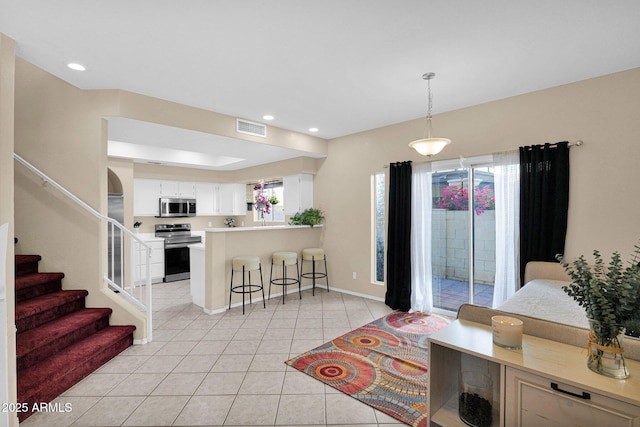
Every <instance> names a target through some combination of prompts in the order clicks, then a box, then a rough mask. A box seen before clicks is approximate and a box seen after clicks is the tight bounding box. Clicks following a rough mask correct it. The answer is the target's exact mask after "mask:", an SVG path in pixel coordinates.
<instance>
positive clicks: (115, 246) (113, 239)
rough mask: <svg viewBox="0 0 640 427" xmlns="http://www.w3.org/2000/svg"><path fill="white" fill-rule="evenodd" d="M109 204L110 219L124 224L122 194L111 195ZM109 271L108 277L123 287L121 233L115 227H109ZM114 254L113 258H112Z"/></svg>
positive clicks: (108, 213)
mask: <svg viewBox="0 0 640 427" xmlns="http://www.w3.org/2000/svg"><path fill="white" fill-rule="evenodd" d="M108 200H109V203H108V205H107V215H108V216H109V218H112V219H115V220H116V221H118V222H119V223H120V224H123V223H124V202H123V196H122V194H117V193H109V199H108ZM108 229H109V232H108V234H109V246H108V258H109V271H108V277H109V279H111V280H112V281H113V282H115V283H117V284H119V285H121V286H122V285H123V284H124V282H123V280H122V279H123V277H124V271H123V266H122V265H121V254H122V248H121V247H120V243H121V242H120V234H121V231H120V230H119V229H117V228H115V227H111V226H109V228H108ZM112 254H113V256H112Z"/></svg>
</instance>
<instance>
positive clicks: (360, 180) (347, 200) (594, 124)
mask: <svg viewBox="0 0 640 427" xmlns="http://www.w3.org/2000/svg"><path fill="white" fill-rule="evenodd" d="M16 82H17V85H16V94H17V99H16V150H17V151H18V153H24V155H25V157H27V158H28V159H31V160H33V162H34V163H35V164H36V165H37V166H39V167H41V168H42V169H43V170H44V171H45V172H47V173H52V174H53V176H54V178H55V179H58V180H60V181H61V183H62V184H63V185H68V186H69V188H70V189H71V190H72V191H77V193H78V194H79V195H80V196H81V197H82V198H84V199H85V200H86V201H88V202H89V203H90V204H92V205H94V206H97V207H98V208H99V209H100V210H102V211H105V210H106V168H107V165H108V164H109V165H113V163H107V159H106V141H105V139H106V138H105V136H104V133H105V131H104V127H105V124H104V123H103V122H102V121H101V118H102V117H104V116H109V115H116V116H123V117H128V118H134V119H139V120H145V121H151V122H157V123H162V124H166V125H172V126H178V127H184V128H187V129H194V130H199V131H205V132H212V133H218V134H221V135H226V136H236V137H237V135H233V133H232V132H233V129H232V128H233V126H234V123H235V121H234V119H233V118H230V117H228V116H224V115H220V114H217V113H211V112H206V111H204V110H199V109H195V108H191V107H186V106H181V105H179V104H174V103H169V102H166V101H161V100H157V99H154V98H149V97H145V96H140V95H136V94H131V93H127V92H121V91H81V90H78V89H76V88H73V87H71V86H69V85H67V84H66V83H64V82H62V81H60V80H58V79H56V78H55V77H53V76H50V75H49V74H47V73H45V72H44V71H42V70H39V69H38V68H36V67H34V66H32V65H30V64H28V63H26V62H24V61H21V60H18V61H17V78H16ZM639 107H640V70H639V69H634V70H629V71H626V72H622V73H617V74H613V75H609V76H603V77H599V78H595V79H590V80H586V81H582V82H577V83H573V84H569V85H564V86H559V87H556V88H551V89H547V90H543V91H539V92H534V93H529V94H525V95H521V96H516V97H512V98H508V99H504V100H499V101H495V102H491V103H487V104H483V105H478V106H475V107H469V108H465V109H461V110H457V111H452V112H449V113H444V114H439V115H437V116H436V117H435V118H434V129H435V133H436V134H439V135H445V136H447V137H450V138H452V139H453V141H454V142H453V144H452V145H450V146H449V147H447V148H446V149H445V151H443V152H442V153H441V154H440V155H438V156H436V160H442V159H447V158H457V157H458V156H460V155H462V156H465V157H471V156H475V155H481V154H488V153H494V152H499V151H505V150H511V149H515V148H517V147H518V146H521V145H529V144H537V143H543V142H546V141H549V142H555V141H560V140H569V141H575V140H577V139H581V140H583V141H584V142H585V144H584V146H583V147H579V148H573V149H572V152H571V175H572V178H571V190H570V192H571V194H570V212H569V230H568V236H567V247H566V254H567V255H568V256H570V257H571V256H575V255H578V254H580V253H587V254H588V253H590V252H591V250H592V249H594V248H597V249H600V250H601V251H602V252H603V253H604V254H609V253H611V252H612V251H614V250H619V251H621V252H622V253H623V254H625V255H626V254H628V253H629V252H630V251H631V250H632V248H633V244H634V243H635V242H636V240H637V237H638V236H640V233H639V231H640V230H639V228H640V225H638V223H637V221H635V219H636V212H637V211H638V208H639V206H638V204H639V203H640V202H639V201H638V200H637V197H634V196H633V191H634V188H633V184H634V183H636V182H638V178H639V177H640V176H639V174H640V173H639V172H638V168H637V166H636V161H637V160H636V159H637V158H638V154H640V152H639V150H640V149H639V148H638V145H637V144H636V143H635V137H636V135H638V134H639V131H640V125H639V124H637V123H636V122H635V121H634V120H633V117H634V116H635V115H636V114H637V111H638V110H639ZM98 121H99V122H100V123H99V124H96V123H97V122H98ZM423 126H424V119H423V118H419V119H416V120H413V121H409V122H405V123H400V124H396V125H392V126H387V127H384V128H379V129H374V130H371V131H367V132H362V133H358V134H354V135H350V136H346V137H343V138H337V139H335V140H332V141H330V142H329V143H328V144H327V143H326V141H323V140H320V139H318V138H312V137H308V136H306V135H298V134H293V133H291V132H288V131H285V130H277V129H276V130H271V128H270V131H269V135H270V139H269V140H268V141H266V143H270V144H276V145H280V146H287V147H290V148H299V147H297V144H299V145H300V146H301V147H302V148H303V149H308V150H310V151H313V152H315V153H317V154H324V153H327V154H328V157H327V158H326V159H321V160H313V159H310V158H299V159H292V160H289V161H286V162H280V163H278V164H271V165H265V166H260V167H256V168H248V169H245V170H241V171H236V172H230V173H227V174H225V175H224V176H222V175H219V174H217V173H212V172H202V171H193V170H181V169H182V168H166V167H165V168H164V169H163V168H162V167H160V168H154V167H152V166H151V165H148V166H144V165H134V164H132V163H129V164H127V163H118V164H117V166H114V168H116V169H118V173H119V174H123V176H124V177H125V179H124V181H125V182H124V183H123V184H124V185H125V186H126V187H128V190H125V192H126V191H131V192H132V188H131V186H132V184H131V182H132V179H133V177H158V176H162V177H164V176H163V175H164V172H165V171H167V173H169V174H170V175H171V176H170V177H169V179H184V180H203V181H206V180H209V177H212V178H213V180H217V179H220V180H222V179H224V178H228V179H227V180H226V181H227V182H252V181H255V180H256V179H260V178H265V179H268V178H271V177H279V176H282V175H286V174H289V173H301V172H304V173H313V174H315V205H316V207H318V208H320V209H322V210H324V211H325V214H326V229H325V235H324V245H325V248H326V249H327V255H328V259H329V260H330V262H329V264H330V273H331V279H332V282H333V286H335V287H338V288H343V289H346V290H349V291H351V292H356V293H362V294H366V295H372V296H376V297H383V295H384V287H383V286H380V285H372V284H371V283H370V277H371V253H370V239H371V237H370V234H371V229H370V223H371V221H370V194H371V192H370V185H371V184H370V178H371V174H373V173H376V172H383V171H385V169H384V165H385V164H388V163H390V162H394V161H403V160H413V161H415V162H422V161H425V159H424V158H423V157H421V156H420V155H418V154H417V153H415V152H414V151H413V150H412V149H410V148H409V147H408V146H407V143H408V141H410V140H412V139H415V138H416V136H419V135H421V134H422V132H423ZM246 139H248V140H251V137H248V138H246ZM296 141H297V142H296ZM256 142H261V143H265V141H263V140H259V141H256ZM327 146H328V148H327ZM96 170H97V171H98V173H96ZM629 187H630V188H629ZM16 191H17V192H19V193H20V194H19V195H18V194H17V195H16V213H17V214H18V215H19V216H20V218H21V221H20V223H19V224H16V230H17V231H18V232H19V237H22V238H23V239H22V241H23V245H24V246H23V247H21V248H19V249H20V250H21V251H22V252H25V251H26V252H31V251H35V252H37V253H42V254H43V255H44V256H45V260H46V261H45V262H44V264H45V266H52V268H55V269H62V270H63V271H65V272H66V273H67V274H68V280H67V279H65V282H66V283H67V284H69V285H70V286H71V287H73V286H75V284H76V283H77V284H78V286H80V283H82V285H81V286H86V282H87V280H88V279H90V280H95V277H96V276H98V277H99V274H97V273H96V272H99V271H100V269H101V268H102V263H103V262H104V261H100V260H101V259H103V258H104V256H103V255H102V252H101V250H100V248H101V247H102V245H101V243H100V242H99V241H97V240H98V239H97V238H96V236H100V230H98V229H97V228H98V226H97V225H96V224H95V223H94V222H92V220H87V219H86V218H85V217H84V216H83V215H80V214H79V213H78V212H77V209H75V208H69V207H68V206H66V203H65V202H64V201H63V200H62V199H61V197H60V196H58V195H56V194H55V193H53V192H51V191H50V190H48V189H46V188H43V186H42V184H41V183H40V182H39V180H37V179H34V178H33V177H29V176H28V175H27V174H26V173H25V172H24V171H22V170H21V169H19V168H18V169H17V170H16ZM212 218H213V221H217V220H219V219H220V218H215V217H212ZM196 221H198V220H196ZM204 221H207V222H208V219H204ZM51 223H53V224H55V225H57V226H56V227H53V229H50V228H51V227H48V226H47V225H45V224H51ZM215 225H218V224H217V223H215V224H214V226H215ZM201 226H202V227H204V224H199V223H198V224H196V225H195V226H194V227H197V228H200V227H201ZM70 229H73V230H75V232H74V233H68V232H67V230H70ZM42 235H44V236H45V237H46V243H43V242H42V239H40V238H39V237H40V236H42ZM56 241H61V242H63V250H60V248H59V246H58V245H57V244H55V245H54V244H52V243H50V242H56ZM43 252H44V253H43ZM78 252H80V253H83V254H84V255H85V259H87V258H88V261H87V262H86V263H84V264H83V265H80V266H78V265H77V263H75V264H74V263H73V261H72V259H73V253H78ZM86 254H89V255H92V254H93V255H95V256H90V257H86ZM353 272H356V275H357V279H353V278H352V273H353Z"/></svg>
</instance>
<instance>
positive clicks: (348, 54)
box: [0, 0, 640, 168]
mask: <svg viewBox="0 0 640 427" xmlns="http://www.w3.org/2000/svg"><path fill="white" fill-rule="evenodd" d="M0 32H3V33H5V34H7V35H8V36H9V37H11V38H13V39H14V40H16V50H17V54H18V56H20V57H22V58H24V59H26V60H27V61H29V62H31V63H33V64H35V65H37V66H38V67H40V68H43V69H45V70H47V71H48V72H50V73H52V74H54V75H56V76H58V77H60V78H62V79H64V80H66V81H68V82H69V83H71V84H73V85H75V86H77V87H80V88H83V89H123V90H128V91H131V92H136V93H141V94H144V95H149V96H153V97H157V98H161V99H167V100H170V101H174V102H179V103H182V104H187V105H191V106H195V107H199V108H204V109H207V110H211V111H215V112H218V113H223V114H228V115H231V116H235V117H240V118H243V119H247V120H252V121H257V122H262V123H264V120H263V119H262V116H263V115H265V114H272V115H274V116H275V120H273V121H272V122H269V123H268V124H269V125H273V126H277V127H281V128H285V129H289V130H293V131H297V132H302V133H309V131H308V129H309V127H317V128H319V132H317V133H316V134H315V135H316V136H319V137H321V138H327V139H330V138H335V137H339V136H343V135H348V134H351V133H355V132H359V131H363V130H367V129H373V128H377V127H380V126H385V125H389V124H393V123H398V122H402V121H406V120H411V119H415V118H419V117H424V115H425V113H426V83H425V81H423V80H422V78H421V76H422V74H423V73H425V72H427V71H432V72H435V73H436V78H435V79H434V80H433V81H432V83H431V87H432V91H433V102H434V111H433V112H434V114H438V113H440V112H444V111H449V110H454V109H458V108H463V107H467V106H471V105H476V104H480V103H484V102H488V101H492V100H496V99H501V98H505V97H509V96H514V95H518V94H522V93H526V92H531V91H535V90H539V89H544V88H547V87H552V86H557V85H562V84H566V83H570V82H574V81H578V80H583V79H587V78H592V77H595V76H599V75H604V74H609V73H613V72H617V71H622V70H626V69H630V68H635V67H639V66H640V1H638V0H615V1H602V0H562V1H558V0H538V1H525V0H485V1H477V0H458V1H451V0H400V1H398V0H396V1H393V0H322V1H310V0H271V1H264V0H190V1H171V0H137V1H131V0H110V1H97V0H60V1H50V0H0ZM68 62H79V63H82V64H83V65H85V66H86V67H87V70H86V71H84V72H75V71H72V70H70V69H68V68H67V67H66V64H67V63H68ZM129 124H131V123H129ZM120 126H121V127H124V125H123V124H120ZM140 127H141V128H145V127H147V126H146V124H143V125H141V126H140ZM436 127H437V124H436ZM165 130H166V129H165ZM119 138H121V139H122V138H124V139H126V138H127V135H121V136H120V137H119ZM146 140H147V141H150V139H149V138H147V139H146ZM121 142H127V141H126V140H124V141H122V140H121ZM224 142H225V141H224V140H223V141H218V142H217V143H220V144H222V145H217V147H219V150H218V149H216V150H215V151H214V152H213V153H211V152H209V153H208V154H209V155H210V156H226V157H237V158H247V161H253V160H251V159H249V158H251V157H254V158H255V157H264V156H263V155H262V154H261V153H253V156H252V152H253V151H254V150H253V148H254V147H255V144H251V147H252V148H250V149H249V150H244V153H243V152H233V151H228V148H225V144H224ZM227 142H228V141H227ZM150 143H153V142H150ZM165 143H166V141H165ZM142 145H144V144H142ZM169 145H171V144H169ZM229 145H230V144H226V146H227V147H228V146H229ZM180 146H183V147H184V144H182V141H181V142H180ZM142 148H144V147H142ZM165 148H167V149H171V147H166V146H165ZM173 148H174V149H175V148H179V147H173ZM245 148H246V147H245ZM186 151H188V150H186ZM191 151H192V152H194V153H197V152H200V149H199V148H198V147H197V146H195V147H191ZM247 151H248V152H247ZM285 151H287V150H285ZM174 154H175V153H174ZM279 155H280V154H276V156H275V158H276V159H277V158H278V156H279ZM282 155H285V156H286V155H301V153H291V152H286V153H282ZM211 161H212V162H213V163H215V162H216V161H218V160H216V159H213V160H211ZM259 161H260V162H262V161H261V160H259ZM270 161H273V160H270ZM240 163H241V162H239V163H236V167H237V166H238V164H240ZM227 167H233V166H227ZM242 167H244V166H242ZM212 168H216V167H212Z"/></svg>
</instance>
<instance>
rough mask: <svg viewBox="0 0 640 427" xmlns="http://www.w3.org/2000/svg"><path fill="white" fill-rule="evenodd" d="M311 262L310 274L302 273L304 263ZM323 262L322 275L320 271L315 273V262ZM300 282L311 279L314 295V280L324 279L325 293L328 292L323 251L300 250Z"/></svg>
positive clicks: (313, 249)
mask: <svg viewBox="0 0 640 427" xmlns="http://www.w3.org/2000/svg"><path fill="white" fill-rule="evenodd" d="M305 261H311V272H310V273H302V270H303V269H304V262H305ZM317 261H324V273H323V272H320V271H316V262H317ZM300 272H301V274H300V282H302V279H312V280H313V292H312V294H313V295H315V294H316V279H321V278H323V277H324V278H325V280H326V281H327V292H329V276H328V275H327V257H326V256H325V254H324V249H321V248H307V249H303V250H302V264H301V265H300Z"/></svg>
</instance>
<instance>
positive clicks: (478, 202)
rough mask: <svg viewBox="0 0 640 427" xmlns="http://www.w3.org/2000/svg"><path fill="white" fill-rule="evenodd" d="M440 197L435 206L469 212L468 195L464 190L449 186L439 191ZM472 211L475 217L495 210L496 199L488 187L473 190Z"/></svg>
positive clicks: (477, 187)
mask: <svg viewBox="0 0 640 427" xmlns="http://www.w3.org/2000/svg"><path fill="white" fill-rule="evenodd" d="M441 194H442V196H441V197H440V198H439V199H437V200H436V201H435V206H436V207H438V208H440V209H447V210H450V211H466V210H469V193H468V191H467V189H466V188H463V187H458V186H457V185H449V186H447V187H444V188H443V189H442V191H441ZM474 195H475V196H474V201H473V209H474V211H475V213H476V215H480V214H482V213H484V211H486V210H493V209H495V208H496V197H495V194H494V193H493V190H492V189H491V186H489V185H483V186H482V188H480V187H479V186H476V187H475V188H474Z"/></svg>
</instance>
